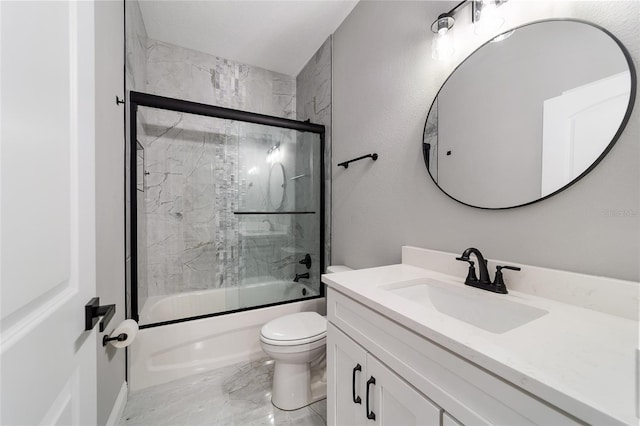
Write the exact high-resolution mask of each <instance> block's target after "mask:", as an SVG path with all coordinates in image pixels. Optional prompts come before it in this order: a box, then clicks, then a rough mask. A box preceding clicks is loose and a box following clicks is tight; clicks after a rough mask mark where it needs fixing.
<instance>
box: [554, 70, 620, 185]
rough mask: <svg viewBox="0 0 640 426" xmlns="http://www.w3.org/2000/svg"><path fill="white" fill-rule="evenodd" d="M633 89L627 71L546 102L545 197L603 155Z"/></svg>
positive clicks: (578, 174)
mask: <svg viewBox="0 0 640 426" xmlns="http://www.w3.org/2000/svg"><path fill="white" fill-rule="evenodd" d="M630 90H631V78H630V76H629V72H628V71H626V72H622V73H620V74H616V75H613V76H611V77H607V78H603V79H601V80H597V81H594V82H593V83H590V84H586V85H584V86H580V87H577V88H575V89H572V90H569V91H566V92H563V93H562V95H560V96H557V97H555V98H551V99H547V100H546V101H544V112H543V131H542V191H541V195H542V196H543V197H544V196H546V195H549V194H551V193H552V192H555V191H557V190H558V189H560V188H562V187H563V186H565V185H566V184H567V183H569V182H571V181H572V180H573V179H575V178H576V177H578V176H580V174H582V172H584V171H585V170H586V169H587V168H589V166H590V165H591V164H593V162H594V161H595V160H596V159H597V158H598V157H599V156H600V154H602V151H603V150H604V149H605V148H606V146H607V145H609V143H610V142H611V140H612V139H613V136H614V135H615V133H616V132H617V131H618V128H619V127H620V122H621V121H622V117H624V114H625V111H626V109H627V104H628V102H629V92H630Z"/></svg>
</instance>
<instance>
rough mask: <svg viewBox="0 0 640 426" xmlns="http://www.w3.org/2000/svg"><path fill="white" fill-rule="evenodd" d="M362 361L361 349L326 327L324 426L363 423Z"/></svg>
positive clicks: (364, 416) (362, 350)
mask: <svg viewBox="0 0 640 426" xmlns="http://www.w3.org/2000/svg"><path fill="white" fill-rule="evenodd" d="M366 360H367V356H366V352H365V350H364V349H363V348H361V347H360V346H359V345H358V344H357V343H355V342H354V341H353V340H351V339H350V338H349V337H347V336H346V335H345V334H344V333H342V332H341V331H340V330H338V329H337V328H336V327H335V326H334V325H333V324H331V323H328V324H327V424H328V425H330V426H354V425H363V424H364V423H365V421H366V419H367V418H366V415H365V411H364V399H365V395H364V391H365V387H364V381H365V377H364V375H365V372H366ZM357 401H359V402H357Z"/></svg>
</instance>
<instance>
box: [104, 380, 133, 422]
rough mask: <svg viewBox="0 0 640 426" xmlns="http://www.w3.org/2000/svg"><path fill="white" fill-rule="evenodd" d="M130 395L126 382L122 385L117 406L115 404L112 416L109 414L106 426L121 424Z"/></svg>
mask: <svg viewBox="0 0 640 426" xmlns="http://www.w3.org/2000/svg"><path fill="white" fill-rule="evenodd" d="M128 393H129V388H128V386H127V382H124V383H122V387H121V388H120V392H119V393H118V397H117V398H116V402H115V404H113V409H112V410H111V414H109V418H108V419H107V425H106V426H116V425H117V424H119V422H120V419H121V418H122V414H123V413H124V407H125V405H127V394H128Z"/></svg>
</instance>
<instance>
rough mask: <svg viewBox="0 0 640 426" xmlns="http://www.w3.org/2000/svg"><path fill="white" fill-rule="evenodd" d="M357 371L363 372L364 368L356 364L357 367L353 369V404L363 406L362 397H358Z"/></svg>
mask: <svg viewBox="0 0 640 426" xmlns="http://www.w3.org/2000/svg"><path fill="white" fill-rule="evenodd" d="M357 371H362V366H361V365H360V364H356V366H355V367H353V374H352V376H351V397H352V398H353V402H354V403H355V404H362V399H360V396H358V395H356V372H357Z"/></svg>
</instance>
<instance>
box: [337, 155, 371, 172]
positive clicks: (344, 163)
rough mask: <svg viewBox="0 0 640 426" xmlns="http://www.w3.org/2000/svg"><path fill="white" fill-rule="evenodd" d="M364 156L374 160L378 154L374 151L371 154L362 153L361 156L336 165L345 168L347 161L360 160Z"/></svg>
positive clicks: (347, 165)
mask: <svg viewBox="0 0 640 426" xmlns="http://www.w3.org/2000/svg"><path fill="white" fill-rule="evenodd" d="M365 158H371V159H372V160H373V161H376V160H377V159H378V154H376V153H375V152H374V153H373V154H367V155H363V156H362V157H358V158H354V159H353V160H349V161H344V162H342V163H339V164H338V167H340V166H342V167H344V168H345V169H346V168H348V167H349V163H353V162H354V161H358V160H362V159H365Z"/></svg>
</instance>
